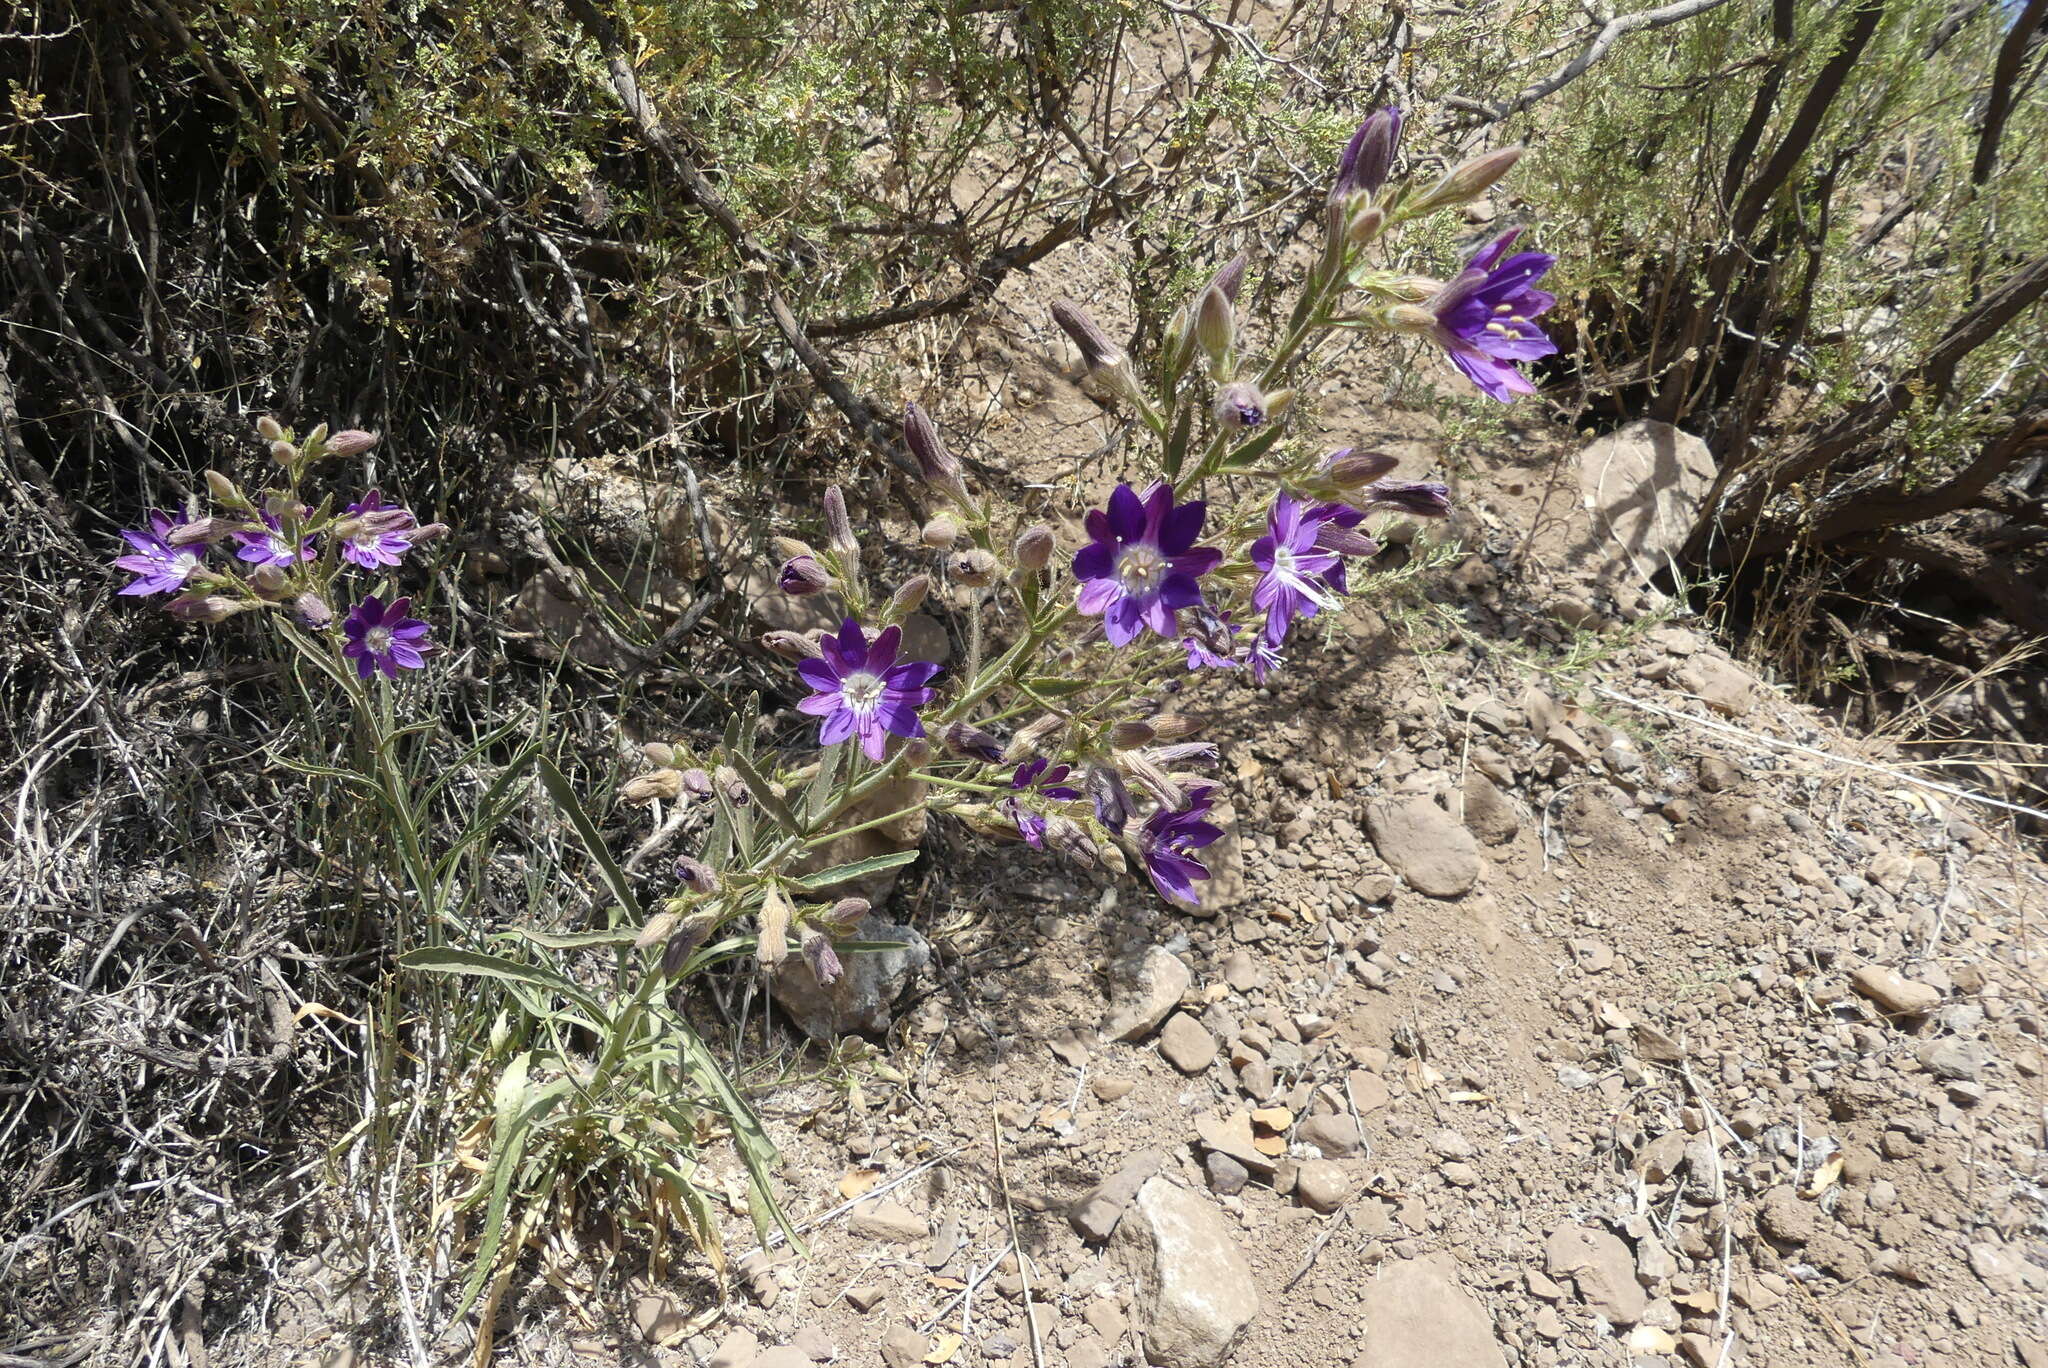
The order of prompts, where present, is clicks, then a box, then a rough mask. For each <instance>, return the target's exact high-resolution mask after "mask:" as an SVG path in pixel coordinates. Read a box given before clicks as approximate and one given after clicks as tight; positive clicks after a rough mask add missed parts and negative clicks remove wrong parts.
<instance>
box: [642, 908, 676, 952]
mask: <svg viewBox="0 0 2048 1368" xmlns="http://www.w3.org/2000/svg"><path fill="white" fill-rule="evenodd" d="M675 925H676V914H675V913H673V912H657V913H655V914H654V915H653V916H651V917H649V918H648V919H647V925H645V926H643V927H641V928H640V934H639V935H637V936H635V937H633V948H634V949H635V950H645V949H647V948H648V947H649V946H651V945H656V944H659V943H660V942H662V941H664V940H667V939H668V934H669V932H671V931H673V930H675Z"/></svg>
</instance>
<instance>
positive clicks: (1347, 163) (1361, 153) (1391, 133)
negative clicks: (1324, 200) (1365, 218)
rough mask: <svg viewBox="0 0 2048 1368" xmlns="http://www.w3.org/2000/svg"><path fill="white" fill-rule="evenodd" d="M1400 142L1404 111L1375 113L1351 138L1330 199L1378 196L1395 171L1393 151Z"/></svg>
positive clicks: (1338, 166)
mask: <svg viewBox="0 0 2048 1368" xmlns="http://www.w3.org/2000/svg"><path fill="white" fill-rule="evenodd" d="M1400 142H1401V111H1400V110H1399V109H1395V108H1391V107H1390V108H1387V109H1379V110H1375V111H1373V113H1372V114H1370V115H1369V116H1367V118H1366V120H1365V122H1363V123H1361V124H1360V125H1359V126H1358V131H1357V132H1356V133H1353V134H1352V135H1351V141H1350V142H1348V143H1346V144H1345V146H1344V153H1343V155H1342V156H1341V157H1339V158H1338V159H1337V178H1336V180H1335V181H1333V182H1332V183H1331V185H1330V198H1331V199H1332V200H1341V199H1344V198H1347V197H1348V196H1351V195H1354V194H1360V193H1363V194H1367V195H1376V194H1378V193H1379V191H1380V187H1381V186H1383V185H1385V184H1386V183H1387V175H1388V173H1389V172H1391V171H1392V170H1393V168H1394V149H1395V148H1396V147H1398V146H1399V145H1400Z"/></svg>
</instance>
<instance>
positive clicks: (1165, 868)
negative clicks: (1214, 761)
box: [1138, 784, 1223, 907]
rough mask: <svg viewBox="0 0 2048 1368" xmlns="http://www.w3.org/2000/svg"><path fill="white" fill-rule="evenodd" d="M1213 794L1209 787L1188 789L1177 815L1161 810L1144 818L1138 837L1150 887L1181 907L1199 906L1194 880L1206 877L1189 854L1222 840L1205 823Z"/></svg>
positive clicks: (1220, 831) (1220, 833)
mask: <svg viewBox="0 0 2048 1368" xmlns="http://www.w3.org/2000/svg"><path fill="white" fill-rule="evenodd" d="M1215 791H1216V790H1215V788H1214V786H1212V785H1208V784H1204V785H1202V786H1201V787H1199V788H1191V789H1189V790H1188V805H1187V806H1186V807H1184V808H1182V809H1181V810H1180V811H1178V812H1172V811H1168V810H1167V809H1165V808H1161V809H1160V810H1159V811H1157V812H1155V813H1153V814H1152V815H1151V816H1150V817H1148V818H1146V819H1145V829H1144V832H1143V833H1142V834H1141V835H1140V836H1139V838H1138V855H1139V857H1140V858H1141V859H1143V860H1144V862H1145V872H1146V873H1147V874H1149V875H1150V876H1151V877H1152V885H1153V887H1155V888H1157V889H1158V890H1159V891H1160V892H1161V893H1162V894H1164V895H1165V896H1166V897H1167V898H1168V899H1169V900H1171V901H1173V902H1176V903H1179V904H1180V905H1181V906H1183V907H1194V906H1197V905H1199V904H1200V902H1201V901H1202V900H1201V899H1200V898H1199V897H1197V896H1195V885H1194V881H1195V880H1196V879H1206V878H1208V877H1209V871H1208V870H1207V869H1205V868H1203V867H1202V862H1201V861H1200V860H1197V859H1196V858H1195V857H1194V856H1192V855H1190V854H1189V853H1188V852H1189V851H1192V850H1200V849H1201V848H1202V847H1203V846H1205V845H1209V844H1211V843H1212V842H1215V841H1218V840H1221V839H1222V837H1223V829H1222V828H1221V827H1219V826H1216V825H1215V824H1213V823H1211V822H1210V821H1208V820H1207V818H1208V816H1209V807H1210V802H1211V800H1210V797H1209V795H1210V794H1212V793H1214V792H1215Z"/></svg>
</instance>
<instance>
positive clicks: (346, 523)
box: [327, 518, 367, 541]
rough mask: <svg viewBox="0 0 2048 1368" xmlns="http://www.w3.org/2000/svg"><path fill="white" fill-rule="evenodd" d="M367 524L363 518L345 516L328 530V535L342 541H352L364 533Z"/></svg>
mask: <svg viewBox="0 0 2048 1368" xmlns="http://www.w3.org/2000/svg"><path fill="white" fill-rule="evenodd" d="M366 526H367V523H366V522H365V520H364V519H362V518H343V519H342V520H341V521H340V522H338V523H336V524H335V525H334V526H332V527H330V528H328V529H327V531H328V535H330V536H332V537H335V538H337V539H339V540H341V541H352V540H354V539H355V538H356V537H358V536H360V535H361V534H362V532H363V529H364V528H365V527H366Z"/></svg>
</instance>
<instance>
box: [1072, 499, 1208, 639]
mask: <svg viewBox="0 0 2048 1368" xmlns="http://www.w3.org/2000/svg"><path fill="white" fill-rule="evenodd" d="M1206 515H1207V506H1206V505H1205V504H1203V503H1202V502H1201V501H1200V500H1199V499H1197V500H1194V501H1192V502H1189V503H1184V504H1180V505H1178V506H1176V505H1175V504H1174V502H1173V490H1172V488H1171V487H1170V486H1168V485H1166V484H1165V483H1163V482H1161V483H1156V484H1154V485H1153V486H1152V487H1151V488H1150V489H1148V490H1146V491H1145V495H1144V497H1143V498H1142V499H1141V498H1140V497H1139V496H1138V494H1137V493H1136V491H1134V490H1133V489H1132V488H1131V487H1130V486H1129V485H1127V484H1120V485H1118V486H1117V487H1116V492H1115V493H1113V494H1111V495H1110V496H1109V510H1108V511H1107V512H1104V511H1103V510H1102V509H1099V508H1091V509H1089V510H1088V518H1087V523H1086V526H1087V529H1088V535H1089V536H1090V537H1091V538H1092V539H1093V540H1092V541H1090V543H1089V544H1088V545H1087V546H1084V547H1082V548H1081V549H1080V550H1079V551H1076V552H1075V553H1074V578H1076V579H1078V580H1082V581H1084V583H1083V585H1082V587H1081V595H1080V599H1079V607H1080V610H1081V611H1082V612H1083V613H1086V614H1088V615H1089V616H1091V617H1092V616H1095V615H1096V614H1101V616H1102V630H1103V633H1104V635H1106V636H1107V637H1108V638H1109V640H1110V642H1111V644H1113V645H1117V646H1128V645H1130V643H1131V642H1132V641H1134V640H1136V639H1137V636H1138V634H1139V632H1140V631H1141V630H1142V629H1144V628H1146V627H1150V628H1151V629H1152V630H1153V631H1154V632H1157V633H1158V634H1159V635H1160V636H1163V637H1166V638H1167V639H1169V640H1172V639H1173V638H1175V637H1177V636H1178V635H1179V629H1180V622H1179V617H1178V613H1179V610H1180V609H1182V608H1193V607H1195V606H1196V605H1198V604H1200V603H1201V602H1202V586H1201V585H1200V584H1198V583H1196V581H1197V580H1198V579H1200V577H1201V576H1203V575H1206V574H1208V573H1209V572H1210V571H1211V570H1214V569H1215V568H1216V567H1217V565H1218V564H1220V563H1221V562H1222V560H1223V553H1222V552H1220V551H1218V550H1216V549H1215V548H1214V547H1209V546H1196V545H1195V538H1196V537H1198V536H1200V535H1201V532H1202V519H1203V518H1204V517H1205V516H1206Z"/></svg>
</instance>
